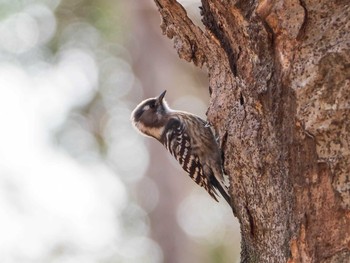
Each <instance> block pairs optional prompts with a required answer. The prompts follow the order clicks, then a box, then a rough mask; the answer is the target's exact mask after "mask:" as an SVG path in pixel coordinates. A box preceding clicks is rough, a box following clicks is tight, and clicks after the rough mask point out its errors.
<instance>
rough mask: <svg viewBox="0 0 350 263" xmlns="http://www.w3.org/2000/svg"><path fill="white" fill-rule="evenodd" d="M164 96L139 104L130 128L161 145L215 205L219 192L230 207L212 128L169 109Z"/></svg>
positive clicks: (191, 116) (201, 120)
mask: <svg viewBox="0 0 350 263" xmlns="http://www.w3.org/2000/svg"><path fill="white" fill-rule="evenodd" d="M165 93H166V91H164V92H163V93H162V94H160V95H159V96H158V97H156V98H150V99H147V100H144V101H142V102H141V103H140V104H139V105H138V106H137V107H136V108H135V110H134V111H133V112H132V114H131V121H132V123H133V125H134V126H135V127H136V128H137V129H138V130H139V131H140V132H141V133H142V134H144V135H146V136H150V137H153V138H155V139H156V140H158V141H159V142H160V143H162V144H163V145H164V146H165V147H166V148H167V150H168V151H169V152H170V153H171V154H172V155H173V156H174V157H175V159H176V160H177V161H178V162H179V163H180V165H181V166H182V168H183V169H184V170H185V171H186V172H187V173H188V174H189V176H190V177H191V178H192V179H193V181H195V182H196V183H197V184H198V185H200V186H201V187H204V188H205V190H207V192H208V193H209V195H210V196H211V197H212V198H214V199H215V200H216V201H218V200H217V196H218V194H217V191H216V190H218V191H219V192H220V193H221V195H222V196H223V197H224V198H225V200H226V201H227V202H228V204H229V205H230V206H231V198H230V195H229V194H228V190H227V186H226V185H225V183H224V176H223V168H222V161H221V155H220V150H219V146H218V144H217V142H216V140H215V137H214V135H213V132H212V130H211V128H210V127H209V125H207V122H206V121H204V120H203V119H201V118H200V117H198V116H196V115H194V114H191V113H188V112H184V111H177V110H172V109H170V108H169V106H168V104H167V103H166V101H165V100H164V96H165Z"/></svg>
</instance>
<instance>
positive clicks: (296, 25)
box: [155, 0, 350, 263]
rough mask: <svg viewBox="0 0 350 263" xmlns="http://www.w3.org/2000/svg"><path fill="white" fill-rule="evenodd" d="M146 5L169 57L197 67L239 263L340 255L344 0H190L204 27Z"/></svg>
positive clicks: (348, 256) (349, 209)
mask: <svg viewBox="0 0 350 263" xmlns="http://www.w3.org/2000/svg"><path fill="white" fill-rule="evenodd" d="M155 2H156V4H157V6H158V9H159V12H160V14H161V17H162V24H161V28H162V30H163V33H164V34H166V35H167V36H168V37H169V38H172V39H173V40H174V47H175V49H176V50H177V52H178V54H179V56H180V57H181V58H183V59H185V60H187V61H189V62H190V61H192V62H193V63H194V64H195V65H197V66H199V67H202V66H205V67H206V68H207V71H208V77H209V84H210V87H209V92H210V94H211V99H210V105H209V109H208V112H207V117H208V120H209V121H210V123H211V124H212V125H213V126H214V127H215V130H216V132H217V135H218V136H219V139H220V144H221V148H222V151H223V156H224V167H225V172H226V174H228V175H229V177H230V180H231V195H232V196H233V198H234V200H233V206H234V207H235V210H236V211H237V213H236V216H237V217H238V219H239V221H240V224H241V232H242V253H241V261H242V262H289V263H291V262H349V260H350V180H349V170H350V160H349V157H350V156H349V155H350V153H349V152H350V150H349V149H350V83H349V82H350V67H349V65H350V4H349V1H348V0H344V1H341V0H337V1H327V0H285V1H282V0H275V1H273V0H271V1H269V0H260V1H253V0H250V1H243V0H241V1H238V0H237V1H222V0H211V1H210V0H202V16H203V19H202V21H203V23H204V25H205V30H204V31H203V30H201V29H200V28H199V27H198V26H196V25H194V24H193V23H192V21H191V20H190V19H189V18H188V16H187V14H186V11H185V9H184V8H183V7H182V6H181V5H180V4H179V3H177V2H176V1H174V0H155Z"/></svg>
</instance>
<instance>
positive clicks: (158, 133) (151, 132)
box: [135, 122, 165, 140]
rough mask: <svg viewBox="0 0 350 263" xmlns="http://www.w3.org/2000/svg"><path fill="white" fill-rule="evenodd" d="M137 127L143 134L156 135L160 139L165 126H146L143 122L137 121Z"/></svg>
mask: <svg viewBox="0 0 350 263" xmlns="http://www.w3.org/2000/svg"><path fill="white" fill-rule="evenodd" d="M135 126H136V128H137V129H138V130H139V131H140V132H141V133H142V134H143V135H147V136H151V137H154V138H156V139H158V140H160V138H161V137H162V134H163V131H164V128H165V127H153V128H151V127H146V126H145V125H143V124H142V123H141V122H137V123H136V124H135Z"/></svg>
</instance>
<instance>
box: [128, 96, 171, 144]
mask: <svg viewBox="0 0 350 263" xmlns="http://www.w3.org/2000/svg"><path fill="white" fill-rule="evenodd" d="M165 93H166V90H165V91H163V92H162V94H160V95H159V96H158V97H156V98H150V99H147V100H144V101H142V102H141V103H140V104H139V105H137V107H136V108H135V109H134V111H133V112H132V114H131V121H132V123H133V124H134V126H135V127H136V128H137V129H138V130H139V131H140V132H142V133H143V134H144V135H148V136H151V137H154V138H156V139H158V140H159V139H160V137H161V135H162V133H163V130H164V127H165V124H166V123H167V120H168V117H169V112H170V111H171V110H170V108H169V107H168V105H167V103H166V101H165V100H164V96H165Z"/></svg>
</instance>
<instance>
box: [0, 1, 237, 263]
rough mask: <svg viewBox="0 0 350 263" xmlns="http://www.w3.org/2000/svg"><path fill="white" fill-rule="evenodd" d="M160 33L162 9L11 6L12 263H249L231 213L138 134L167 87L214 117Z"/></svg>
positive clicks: (1, 35) (8, 165) (6, 193)
mask: <svg viewBox="0 0 350 263" xmlns="http://www.w3.org/2000/svg"><path fill="white" fill-rule="evenodd" d="M180 2H182V3H183V5H184V6H185V7H186V9H187V10H188V12H189V15H190V17H191V18H192V19H193V20H194V21H195V22H196V23H197V24H198V25H200V16H199V8H198V6H199V5H200V1H199V0H198V1H190V0H187V1H185V0H183V1H180ZM160 23H161V20H160V16H159V14H158V12H157V10H156V6H155V4H154V3H153V1H151V0H143V1H139V0H114V1H112V0H99V1H93V0H0V121H1V122H0V135H1V136H0V209H1V210H0V211H1V212H0V262H2V263H12V262H16V263H17V262H35V263H41V262H54V263H56V262H57V263H58V262H62V263H63V262H64V263H71V262H84V263H89V262H94V263H95V262H101V263H102V262H103V263H109V262H113V263H117V262H150V263H153V262H155V263H156V262H167V263H168V262H175V263H177V262H185V263H186V262H204V263H205V262H239V252H240V244H239V242H240V234H239V226H238V223H237V221H236V219H234V218H233V215H232V212H231V210H230V208H229V207H228V205H227V204H226V203H225V201H224V200H223V199H220V201H221V202H220V203H216V202H215V201H214V200H212V199H211V198H210V197H209V195H208V194H207V193H206V192H205V190H203V189H202V188H200V187H198V186H196V185H195V183H193V182H192V181H191V179H190V178H189V177H188V176H187V175H186V173H185V172H184V171H183V170H182V169H181V168H180V165H179V164H177V162H176V161H175V159H173V157H171V156H170V154H168V153H167V152H166V150H165V149H164V148H163V146H162V145H161V144H160V143H158V142H156V141H155V140H153V139H150V138H145V137H143V136H141V135H140V134H139V133H137V132H136V131H135V130H134V129H133V127H132V126H131V123H130V114H131V111H132V110H133V109H134V108H135V106H136V105H137V104H138V103H139V102H140V101H141V100H143V99H145V98H148V97H155V96H158V95H159V94H160V93H161V92H162V91H163V90H165V89H167V90H168V93H167V95H166V99H167V101H168V102H169V104H170V105H171V106H172V107H173V108H175V109H182V110H186V111H190V112H193V113H196V114H198V115H200V116H202V117H203V118H205V112H206V109H207V105H208V100H209V97H208V83H207V77H206V73H205V71H201V70H199V69H197V68H195V67H194V66H193V65H191V64H189V63H187V62H185V61H182V60H180V59H179V58H178V56H177V54H176V53H175V50H174V49H173V48H172V41H171V40H169V39H167V38H166V37H165V36H163V35H162V34H161V29H160V28H159V25H160Z"/></svg>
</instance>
